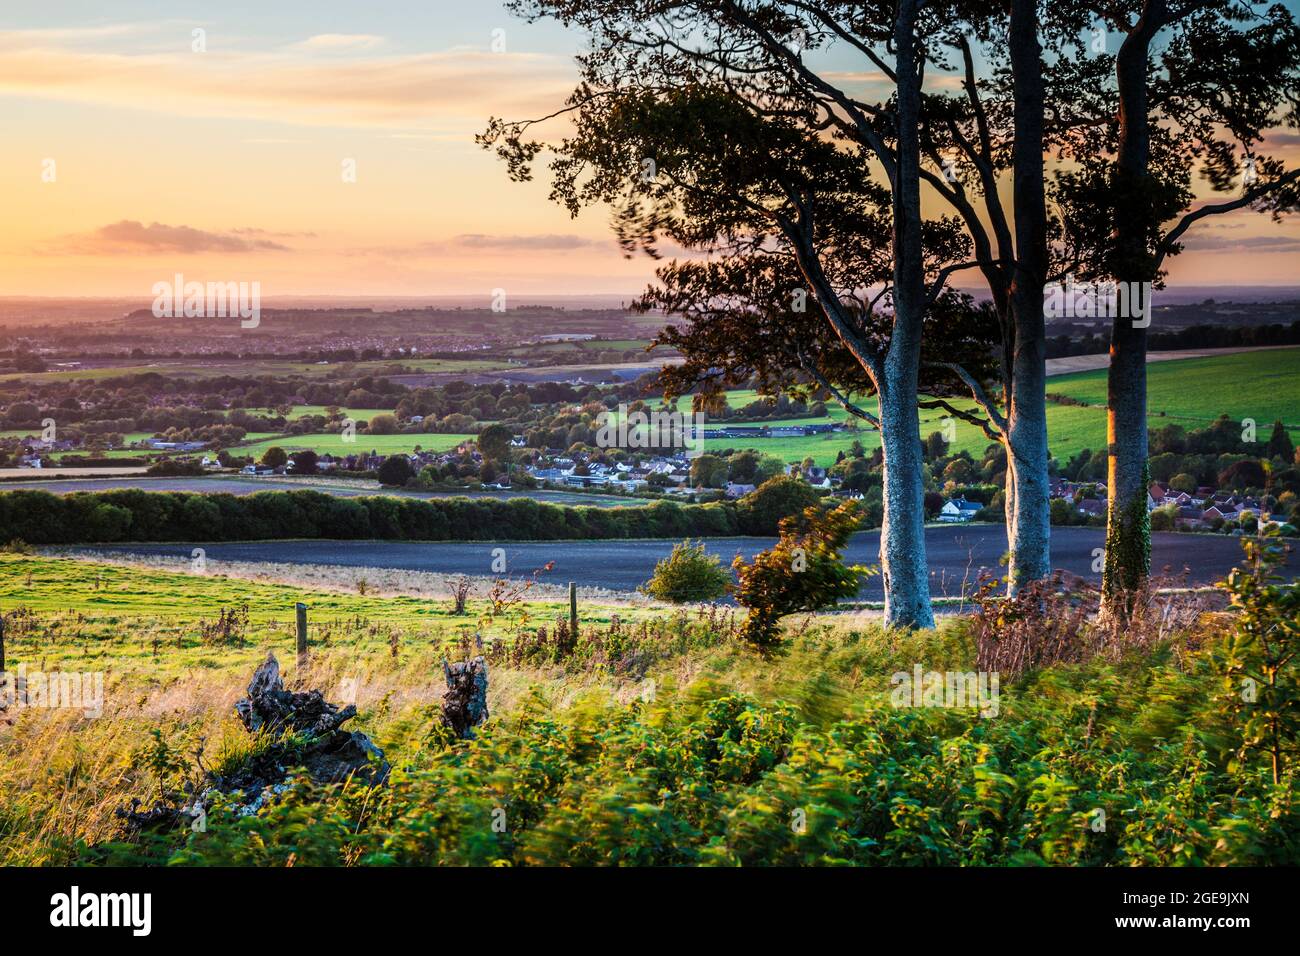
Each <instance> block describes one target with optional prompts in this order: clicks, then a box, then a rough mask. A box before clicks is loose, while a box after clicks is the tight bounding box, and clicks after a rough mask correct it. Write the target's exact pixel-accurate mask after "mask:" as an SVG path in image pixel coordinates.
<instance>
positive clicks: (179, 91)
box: [0, 27, 575, 131]
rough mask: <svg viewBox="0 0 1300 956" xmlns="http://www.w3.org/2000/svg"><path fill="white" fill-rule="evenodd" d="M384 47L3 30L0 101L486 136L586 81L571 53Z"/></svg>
mask: <svg viewBox="0 0 1300 956" xmlns="http://www.w3.org/2000/svg"><path fill="white" fill-rule="evenodd" d="M101 29H103V30H113V29H114V28H107V27H106V28H101ZM381 46H382V38H381V37H377V36H371V35H369V34H318V35H316V36H313V37H310V38H308V39H306V40H304V41H300V42H297V43H293V44H290V45H287V46H283V47H279V48H276V49H270V50H268V49H264V48H263V49H257V48H254V47H243V48H239V47H236V48H233V49H232V48H231V46H229V45H222V44H219V43H217V42H215V39H214V38H213V37H211V36H210V37H209V38H208V45H207V52H203V53H195V52H191V51H190V49H189V46H188V44H184V45H182V44H176V43H173V44H172V45H171V47H170V48H169V50H168V51H167V52H158V51H157V50H156V49H154V50H153V51H152V52H144V53H133V52H121V47H120V46H119V47H117V48H116V49H115V51H114V52H105V49H104V48H103V47H102V46H100V45H95V46H94V48H91V49H87V48H86V47H85V45H84V43H83V42H82V40H81V38H80V37H79V36H72V35H69V34H68V33H67V31H57V30H56V31H0V51H3V54H4V55H3V56H0V94H10V95H20V96H34V97H42V98H51V99H61V100H70V101H77V102H87V103H96V104H102V105H108V106H119V107H127V108H131V109H149V110H156V111H161V112H168V113H174V114H180V115H188V116H195V115H208V116H225V117H239V118H248V119H267V120H276V121H280V122H287V123H294V124H300V125H330V126H381V127H390V128H391V127H400V128H402V129H406V130H415V131H422V130H429V129H431V128H434V129H445V128H446V126H447V125H448V124H449V123H453V122H459V125H461V126H462V127H464V128H466V129H477V128H478V127H479V126H480V125H481V124H482V123H483V122H485V121H486V119H487V117H488V116H489V115H492V114H497V115H511V116H527V115H530V114H532V113H535V112H539V111H542V110H544V109H549V108H553V106H554V104H555V103H556V102H559V101H562V100H563V98H564V96H565V95H566V94H567V93H568V92H569V91H570V90H571V89H572V85H573V81H574V79H575V73H574V67H573V65H572V62H571V60H570V58H569V57H567V56H560V55H554V54H542V53H513V52H512V53H493V52H491V51H489V50H487V49H486V48H485V49H482V50H453V51H443V52H434V53H422V54H403V55H394V54H384V53H381V52H376V48H377V47H381ZM322 53H347V54H349V55H347V56H322V55H321V54H322ZM435 121H436V122H435Z"/></svg>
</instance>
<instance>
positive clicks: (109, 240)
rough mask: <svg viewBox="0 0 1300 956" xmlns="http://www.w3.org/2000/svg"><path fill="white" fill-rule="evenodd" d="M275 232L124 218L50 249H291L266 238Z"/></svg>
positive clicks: (93, 252) (89, 252)
mask: <svg viewBox="0 0 1300 956" xmlns="http://www.w3.org/2000/svg"><path fill="white" fill-rule="evenodd" d="M272 235H278V234H276V233H267V232H264V231H263V230H260V229H234V230H231V231H230V232H229V233H224V234H223V233H217V232H208V231H206V230H203V229H195V228H193V227H191V226H169V225H167V224H165V223H161V222H152V223H149V224H148V225H145V224H144V223H142V222H138V221H136V220H134V219H122V220H119V221H118V222H113V223H109V224H108V225H106V226H100V227H99V228H98V229H96V230H94V231H93V232H90V233H85V234H82V235H77V236H68V237H65V238H64V239H62V240H59V241H58V242H56V243H54V245H53V247H52V248H51V250H50V251H53V252H55V253H56V254H63V255H82V256H113V255H133V254H134V255H139V254H141V253H150V252H167V253H182V254H190V253H198V252H213V253H230V252H286V251H288V249H289V247H288V246H286V245H283V244H282V243H279V242H276V241H274V240H273V239H270V238H267V237H269V236H272Z"/></svg>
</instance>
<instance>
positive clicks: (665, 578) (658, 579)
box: [642, 540, 731, 604]
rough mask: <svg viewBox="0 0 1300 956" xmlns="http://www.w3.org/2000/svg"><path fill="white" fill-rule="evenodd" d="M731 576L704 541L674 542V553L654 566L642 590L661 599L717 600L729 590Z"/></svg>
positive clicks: (678, 601)
mask: <svg viewBox="0 0 1300 956" xmlns="http://www.w3.org/2000/svg"><path fill="white" fill-rule="evenodd" d="M730 583H731V576H730V575H729V574H728V573H727V572H726V570H725V569H724V568H723V567H722V564H721V562H720V561H719V560H718V557H717V555H713V554H709V553H708V551H706V550H705V548H704V542H703V541H701V542H699V543H697V544H691V542H690V541H689V540H687V541H682V542H680V543H678V544H675V545H673V550H672V553H671V554H669V555H668V557H666V558H664V559H663V560H662V561H660V562H659V563H658V564H656V565H655V570H654V574H653V575H651V577H650V580H649V581H647V582H646V583H645V585H644V586H643V588H642V590H644V591H645V592H646V593H647V594H649V595H650V596H652V597H656V598H658V599H659V600H661V601H671V602H672V603H673V604H685V603H687V602H692V601H716V600H717V599H718V598H720V597H722V596H723V595H724V594H726V593H727V586H728V585H729V584H730Z"/></svg>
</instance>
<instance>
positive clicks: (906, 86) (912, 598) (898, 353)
mask: <svg viewBox="0 0 1300 956" xmlns="http://www.w3.org/2000/svg"><path fill="white" fill-rule="evenodd" d="M917 7H918V4H917V3H916V2H915V0H902V2H900V3H899V5H898V8H897V11H898V12H897V19H896V21H895V31H894V48H895V66H896V72H897V75H898V101H897V103H898V105H897V117H898V120H897V121H898V146H897V150H896V154H895V155H896V161H895V167H894V174H893V176H894V182H893V190H892V195H893V226H894V236H893V246H894V324H893V329H892V331H891V335H890V341H889V350H888V352H887V353H886V354H885V357H884V362H883V363H882V372H881V377H880V381H879V382H878V389H877V390H878V393H879V402H880V444H881V451H882V454H883V463H882V464H883V472H884V491H883V494H884V500H883V506H884V518H883V521H882V524H881V527H880V569H881V575H882V577H883V578H884V587H885V623H886V625H890V626H899V627H933V626H934V609H933V608H932V607H931V605H930V577H929V571H928V568H927V566H926V559H925V501H924V490H923V489H924V486H923V485H922V482H921V464H922V462H921V458H922V455H921V423H920V420H919V418H918V415H917V394H916V393H917V387H918V385H919V383H920V377H921V376H920V370H921V325H922V322H923V320H924V319H925V313H926V309H927V307H928V302H927V295H928V292H927V288H926V285H925V260H924V257H923V255H922V250H921V147H920V116H921V83H920V78H919V73H918V68H917V56H916V15H917Z"/></svg>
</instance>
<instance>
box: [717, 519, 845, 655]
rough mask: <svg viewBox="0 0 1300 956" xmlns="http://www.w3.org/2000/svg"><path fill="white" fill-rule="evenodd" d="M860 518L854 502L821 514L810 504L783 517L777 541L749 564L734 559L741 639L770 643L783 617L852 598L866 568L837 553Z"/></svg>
mask: <svg viewBox="0 0 1300 956" xmlns="http://www.w3.org/2000/svg"><path fill="white" fill-rule="evenodd" d="M860 520H861V519H860V518H859V515H858V510H857V502H854V501H845V502H844V503H843V504H841V505H839V506H837V507H836V508H834V509H832V510H830V511H826V512H823V511H822V510H821V509H820V508H819V507H817V506H816V505H814V506H812V507H810V508H808V509H807V510H806V511H805V512H804V513H803V514H802V515H800V516H797V517H790V518H786V519H784V520H783V521H782V522H781V538H780V540H779V541H778V542H777V544H776V545H775V546H774V547H772V548H769V549H768V550H766V551H763V552H760V553H759V554H758V555H756V556H755V557H754V562H753V563H752V564H747V563H746V562H745V561H744V559H743V558H741V557H740V555H737V556H736V560H735V562H734V563H733V565H732V567H733V568H735V571H736V576H737V578H738V579H739V583H738V584H737V585H736V587H735V589H734V590H735V595H736V600H737V602H739V603H740V604H741V605H742V606H743V607H745V608H747V609H748V611H749V617H748V618H747V619H746V621H745V625H744V629H743V636H744V637H745V639H746V640H748V641H750V642H752V643H754V644H770V643H772V642H774V641H775V640H776V636H777V627H778V625H779V624H780V620H781V618H782V617H785V616H786V615H787V614H795V613H798V612H800V611H818V610H821V609H822V608H826V607H830V606H832V605H833V604H835V602H836V601H838V600H839V599H840V598H849V597H855V596H856V595H857V593H858V587H859V586H860V579H861V577H862V575H863V574H866V573H869V572H868V569H867V568H865V567H861V566H856V565H855V566H853V567H846V566H845V564H844V562H843V561H842V560H841V558H840V555H841V553H842V552H843V550H844V547H845V545H847V544H848V542H849V536H850V535H852V534H853V532H854V531H856V530H857V528H858V524H859V521H860Z"/></svg>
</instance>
